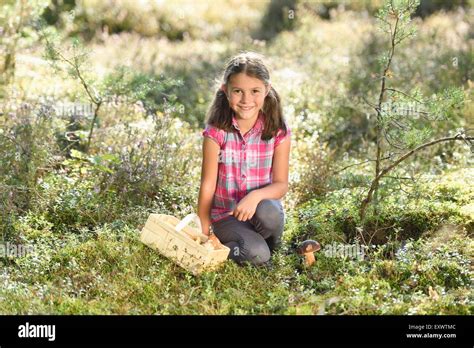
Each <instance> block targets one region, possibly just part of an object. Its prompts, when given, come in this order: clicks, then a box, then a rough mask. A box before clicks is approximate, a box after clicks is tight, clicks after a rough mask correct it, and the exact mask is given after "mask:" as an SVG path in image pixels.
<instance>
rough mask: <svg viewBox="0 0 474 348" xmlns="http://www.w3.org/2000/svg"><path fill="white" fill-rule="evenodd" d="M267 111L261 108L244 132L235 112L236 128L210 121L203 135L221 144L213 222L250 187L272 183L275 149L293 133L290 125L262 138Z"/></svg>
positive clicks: (234, 123)
mask: <svg viewBox="0 0 474 348" xmlns="http://www.w3.org/2000/svg"><path fill="white" fill-rule="evenodd" d="M264 117H265V115H264V114H263V113H262V112H261V113H260V114H259V117H258V119H257V121H256V122H255V125H254V126H253V127H252V129H250V130H249V131H248V132H247V133H246V134H245V135H242V133H241V131H240V129H239V125H238V123H237V120H236V118H235V115H234V116H233V118H232V125H233V127H234V128H235V129H236V130H237V131H236V132H226V131H225V130H222V129H219V128H216V127H213V126H211V125H207V126H206V129H205V130H204V131H203V132H202V135H203V136H205V137H208V138H211V139H213V140H214V141H215V142H216V143H217V144H219V146H220V152H219V164H218V174H217V186H216V191H215V193H214V199H213V201H212V206H211V223H214V222H216V221H218V220H221V219H223V218H225V217H226V216H229V212H230V211H232V210H234V209H235V207H236V205H237V203H238V202H239V201H240V200H241V199H242V198H244V197H245V196H246V195H247V194H248V193H249V192H250V191H252V190H254V189H258V188H262V187H264V186H267V185H269V184H271V183H272V162H273V152H274V150H275V147H276V146H278V145H279V144H280V143H281V142H282V141H284V140H285V139H286V138H287V137H290V136H291V131H290V128H289V127H288V124H287V123H285V125H286V127H287V130H288V132H287V134H286V136H285V135H284V134H283V130H281V129H280V130H279V131H278V133H277V135H276V136H275V137H273V138H272V139H270V140H266V141H265V140H262V139H261V134H262V130H263V126H264V122H263V120H264Z"/></svg>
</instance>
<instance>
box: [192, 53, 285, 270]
mask: <svg viewBox="0 0 474 348" xmlns="http://www.w3.org/2000/svg"><path fill="white" fill-rule="evenodd" d="M202 134H203V136H204V144H203V162H202V173H201V188H200V191H199V202H198V215H199V218H200V220H201V225H202V229H203V231H202V232H203V233H204V234H206V235H210V234H211V233H214V234H215V236H216V237H217V238H218V239H219V241H220V242H221V243H222V244H224V245H226V246H227V247H229V248H230V253H229V258H231V259H232V260H234V261H236V262H237V263H239V264H242V263H244V262H250V263H251V264H254V265H262V264H267V263H268V261H269V259H270V256H271V253H272V252H273V251H274V250H275V248H276V247H278V245H279V244H280V241H281V235H282V233H283V225H284V218H285V215H284V211H283V208H282V205H281V202H280V199H281V198H282V197H283V196H284V195H285V194H286V193H287V192H288V163H289V153H290V129H289V128H288V125H287V124H286V122H285V120H284V119H283V115H282V108H281V105H280V97H279V96H278V93H277V92H276V91H275V89H274V88H273V87H272V86H271V84H270V76H269V73H268V69H267V68H266V66H265V65H264V63H263V61H262V58H261V56H260V55H258V54H256V53H251V52H247V53H242V54H239V55H237V56H235V57H233V58H232V59H231V60H230V61H229V62H228V64H227V66H226V68H225V71H224V74H223V77H222V85H221V86H220V88H219V90H218V91H217V93H216V96H215V98H214V101H213V102H212V105H211V107H210V109H209V111H208V114H207V125H206V129H205V130H204V131H203V133H202ZM211 227H212V228H211Z"/></svg>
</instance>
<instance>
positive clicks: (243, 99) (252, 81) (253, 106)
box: [222, 73, 270, 120]
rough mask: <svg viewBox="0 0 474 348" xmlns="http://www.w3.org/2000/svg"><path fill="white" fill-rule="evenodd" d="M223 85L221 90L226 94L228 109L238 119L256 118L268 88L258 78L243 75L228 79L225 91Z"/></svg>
mask: <svg viewBox="0 0 474 348" xmlns="http://www.w3.org/2000/svg"><path fill="white" fill-rule="evenodd" d="M225 87H226V86H225V85H222V89H223V90H224V91H225V92H226V94H227V98H228V100H229V104H230V107H231V108H232V110H234V111H235V113H236V116H237V117H238V118H240V119H244V120H250V119H252V118H254V117H257V116H258V112H259V111H260V110H261V109H262V108H263V104H264V101H265V97H266V95H267V93H268V91H269V90H270V86H268V87H267V88H265V84H264V83H263V81H262V80H259V79H258V78H255V77H251V76H248V75H246V74H244V73H239V74H235V75H232V76H231V78H230V79H229V84H228V86H227V91H226V89H225Z"/></svg>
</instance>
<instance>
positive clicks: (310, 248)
mask: <svg viewBox="0 0 474 348" xmlns="http://www.w3.org/2000/svg"><path fill="white" fill-rule="evenodd" d="M319 250H321V244H319V243H318V242H316V241H315V240H312V239H308V240H305V241H304V242H301V243H300V245H298V248H297V249H296V252H297V253H298V254H299V255H303V254H306V253H311V252H314V251H319Z"/></svg>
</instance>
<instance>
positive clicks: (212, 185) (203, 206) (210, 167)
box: [198, 137, 220, 235]
mask: <svg viewBox="0 0 474 348" xmlns="http://www.w3.org/2000/svg"><path fill="white" fill-rule="evenodd" d="M219 151H220V146H219V145H218V144H217V143H216V142H215V141H214V140H212V139H210V138H207V137H205V138H204V142H203V146H202V155H203V156H202V170H201V188H200V189H199V200H198V216H199V219H200V220H201V227H202V233H204V234H205V235H209V226H211V206H212V200H213V198H214V193H215V191H216V185H217V168H218V158H219Z"/></svg>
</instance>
